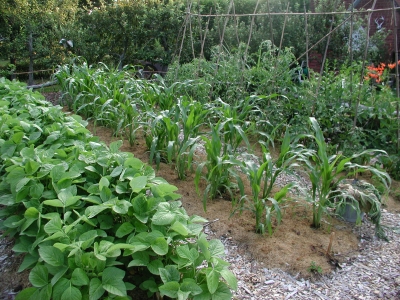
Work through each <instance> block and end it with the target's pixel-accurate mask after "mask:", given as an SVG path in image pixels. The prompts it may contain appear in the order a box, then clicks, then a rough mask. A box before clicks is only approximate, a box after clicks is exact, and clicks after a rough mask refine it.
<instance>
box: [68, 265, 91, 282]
mask: <svg viewBox="0 0 400 300" xmlns="http://www.w3.org/2000/svg"><path fill="white" fill-rule="evenodd" d="M71 282H72V284H73V285H75V286H82V285H88V284H89V277H88V276H87V274H86V272H85V271H84V270H82V269H81V268H76V269H75V270H74V271H73V272H72V276H71Z"/></svg>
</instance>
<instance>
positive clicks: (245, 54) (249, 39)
mask: <svg viewBox="0 0 400 300" xmlns="http://www.w3.org/2000/svg"><path fill="white" fill-rule="evenodd" d="M259 3H260V0H257V3H256V7H255V8H254V14H253V16H252V17H251V23H250V32H249V38H248V40H247V45H246V51H245V53H244V61H245V63H246V61H247V52H248V51H249V47H250V41H251V35H252V34H253V24H254V18H255V15H256V13H257V9H258V4H259Z"/></svg>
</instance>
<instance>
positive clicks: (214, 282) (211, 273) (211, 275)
mask: <svg viewBox="0 0 400 300" xmlns="http://www.w3.org/2000/svg"><path fill="white" fill-rule="evenodd" d="M205 271H206V279H207V288H208V291H209V292H210V293H211V294H214V293H215V291H216V290H217V288H218V284H219V273H218V272H217V271H215V270H213V269H211V268H207V269H206V270H205Z"/></svg>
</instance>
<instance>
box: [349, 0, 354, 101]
mask: <svg viewBox="0 0 400 300" xmlns="http://www.w3.org/2000/svg"><path fill="white" fill-rule="evenodd" d="M350 17H351V18H350V36H349V52H350V101H349V107H351V105H352V100H353V27H354V3H352V4H351V15H350Z"/></svg>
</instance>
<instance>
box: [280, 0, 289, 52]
mask: <svg viewBox="0 0 400 300" xmlns="http://www.w3.org/2000/svg"><path fill="white" fill-rule="evenodd" d="M289 4H290V2H288V3H287V6H286V14H285V21H283V28H282V34H281V41H280V43H279V51H281V49H282V43H283V35H284V33H285V27H286V21H287V13H288V12H289Z"/></svg>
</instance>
